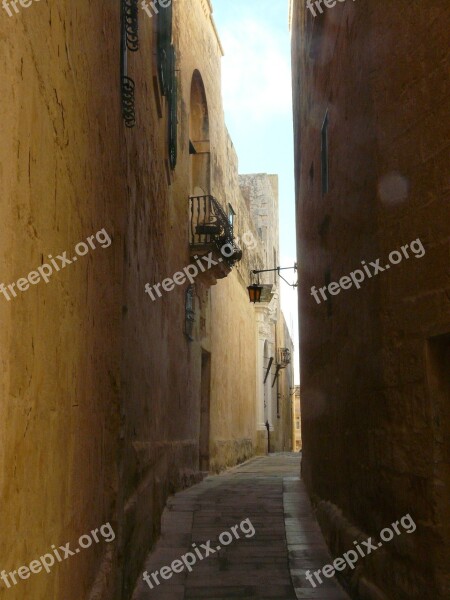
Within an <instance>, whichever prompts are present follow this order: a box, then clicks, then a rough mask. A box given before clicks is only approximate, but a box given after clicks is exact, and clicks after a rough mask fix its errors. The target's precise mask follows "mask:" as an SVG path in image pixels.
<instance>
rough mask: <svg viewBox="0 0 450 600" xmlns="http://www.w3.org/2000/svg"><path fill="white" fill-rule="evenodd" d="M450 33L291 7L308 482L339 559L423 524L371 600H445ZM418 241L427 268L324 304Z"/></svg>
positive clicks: (374, 8) (380, 566)
mask: <svg viewBox="0 0 450 600" xmlns="http://www.w3.org/2000/svg"><path fill="white" fill-rule="evenodd" d="M448 26H449V9H448V5H447V3H445V2H440V1H433V2H429V3H426V4H423V3H411V2H407V1H406V0H399V1H398V2H397V1H396V2H395V3H387V4H386V3H380V2H376V1H375V0H372V1H369V2H365V3H364V6H363V5H362V4H359V3H357V2H355V3H353V2H346V3H343V4H339V3H337V5H336V6H335V7H333V8H328V9H327V8H325V7H324V14H323V15H322V16H320V15H318V16H317V17H316V18H313V17H312V15H311V14H310V13H309V11H307V9H306V7H305V5H304V2H301V1H300V0H297V1H295V2H294V6H293V21H292V38H293V39H292V50H293V85H294V106H295V108H294V119H295V126H294V130H295V138H296V161H295V164H296V180H297V230H298V260H299V265H300V282H301V287H300V298H299V306H300V327H301V331H300V340H301V374H302V438H303V456H304V459H303V476H304V478H305V480H306V482H307V484H308V486H309V489H310V492H311V494H312V495H313V496H314V499H315V501H316V502H317V503H318V504H319V514H320V516H321V519H322V522H323V524H324V528H325V530H326V532H327V535H328V537H329V541H330V544H331V545H332V548H333V551H334V552H335V553H336V555H338V554H341V553H342V552H344V551H345V550H346V549H348V548H350V547H351V545H352V543H353V540H355V539H357V537H355V536H357V535H359V534H361V535H364V536H366V537H367V536H368V535H372V536H377V534H378V533H379V531H380V530H381V529H383V527H385V526H389V525H390V524H391V523H392V522H395V521H396V520H398V519H400V517H402V516H403V515H405V514H406V513H410V514H411V516H412V517H413V519H414V520H415V522H416V523H417V531H416V532H415V533H413V534H410V535H408V534H405V533H404V534H403V535H402V536H399V537H398V538H396V539H395V540H394V541H392V542H391V543H389V544H385V545H384V547H383V548H382V549H380V550H379V551H377V553H376V554H374V555H373V556H370V557H368V558H367V559H366V560H365V561H364V562H362V561H360V563H359V564H358V568H357V569H356V570H355V571H353V572H352V574H351V575H352V581H351V585H352V588H353V590H354V591H355V597H361V598H381V597H384V596H382V594H383V593H384V594H385V595H386V596H387V597H389V598H391V597H395V598H398V599H399V600H401V599H406V598H424V597H427V598H438V597H439V598H443V597H446V596H448V594H449V589H448V586H449V580H448V570H447V568H448V564H449V554H448V551H449V550H448V548H449V547H450V544H449V530H448V522H449V516H450V514H449V512H448V507H449V506H450V502H449V499H450V497H449V486H448V478H449V464H448V453H447V455H445V452H446V450H445V448H448V445H446V446H445V447H443V446H442V443H443V442H442V440H443V439H445V438H447V439H448V432H449V414H448V409H447V408H445V406H448V393H449V392H448V364H447V367H445V366H444V365H445V361H448V344H449V332H450V306H449V288H448V257H449V225H448V224H449V218H448V217H449V196H448V181H447V179H446V174H445V162H446V158H447V156H448V118H446V115H448V93H447V92H448V90H446V83H445V82H448V78H447V75H448V56H447V50H446V49H447V44H446V32H447V31H448ZM327 111H328V121H329V125H328V143H329V191H328V193H325V194H322V190H321V128H322V124H323V121H324V118H325V115H326V112H327ZM417 238H419V239H420V240H421V241H422V242H423V245H424V247H425V249H426V254H425V255H424V256H423V258H420V259H419V258H415V257H414V256H411V258H409V259H403V261H402V262H401V263H400V264H398V265H395V266H394V265H392V266H391V268H390V270H389V271H386V272H383V273H379V274H378V275H377V276H375V277H372V278H371V279H368V278H367V279H366V281H364V283H363V284H362V287H361V289H359V290H357V289H355V287H354V286H353V288H352V289H349V290H342V291H341V292H340V294H339V295H337V296H332V297H331V298H330V299H329V300H328V301H327V302H325V301H322V302H321V304H317V303H316V301H315V300H314V298H313V296H312V295H311V286H313V285H314V286H316V287H317V288H319V287H322V286H324V285H327V284H328V283H329V282H330V281H338V280H339V279H340V278H341V277H342V276H344V275H348V274H349V273H350V272H352V271H354V270H355V269H357V268H361V261H362V260H365V261H366V262H367V264H369V262H370V261H375V260H376V259H377V258H381V262H380V264H381V265H386V263H387V262H388V261H387V257H388V255H389V253H390V252H391V251H392V250H400V248H401V246H402V245H404V244H407V243H410V242H411V241H413V240H416V239H417ZM410 254H411V253H410ZM445 370H446V373H447V374H446V375H444V371H445ZM445 565H447V567H446V566H445Z"/></svg>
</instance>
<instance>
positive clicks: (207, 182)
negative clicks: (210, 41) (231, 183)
mask: <svg viewBox="0 0 450 600" xmlns="http://www.w3.org/2000/svg"><path fill="white" fill-rule="evenodd" d="M189 154H190V155H191V194H190V195H191V196H206V195H208V194H210V193H211V192H210V188H211V174H210V169H211V155H210V143H209V114H208V103H207V101H206V92H205V87H204V85H203V80H202V77H201V75H200V73H199V71H197V70H196V71H194V74H193V76H192V83H191V96H190V112H189Z"/></svg>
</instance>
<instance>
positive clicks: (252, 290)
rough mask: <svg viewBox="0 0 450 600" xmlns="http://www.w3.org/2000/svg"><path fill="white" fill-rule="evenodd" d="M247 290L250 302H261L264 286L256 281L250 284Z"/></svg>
mask: <svg viewBox="0 0 450 600" xmlns="http://www.w3.org/2000/svg"><path fill="white" fill-rule="evenodd" d="M247 290H248V296H249V298H250V302H253V304H256V302H261V292H262V286H260V285H256V284H255V283H254V284H253V285H249V286H248V288H247Z"/></svg>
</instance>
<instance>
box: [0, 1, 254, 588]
mask: <svg viewBox="0 0 450 600" xmlns="http://www.w3.org/2000/svg"><path fill="white" fill-rule="evenodd" d="M134 4H135V3H134V2H133V1H132V0H122V1H121V2H115V3H111V2H109V1H108V2H107V1H103V0H101V1H100V2H98V3H96V4H89V5H88V4H85V5H84V4H83V3H81V4H78V3H62V4H61V3H59V4H58V3H57V4H55V3H47V2H40V3H33V4H32V5H31V6H29V7H27V8H26V9H25V10H22V11H21V12H20V14H13V15H12V16H11V17H9V16H8V15H7V14H6V13H5V14H3V13H2V15H1V17H2V18H1V19H0V47H1V56H2V58H1V59H0V60H1V66H2V72H3V77H2V84H1V86H2V94H1V100H0V110H1V114H2V123H3V125H2V142H1V145H0V178H1V182H2V191H3V197H4V198H5V199H6V200H5V202H3V203H2V204H1V206H0V215H1V222H2V235H1V236H0V260H1V262H0V265H1V275H0V282H4V285H6V286H7V285H8V284H10V283H11V282H17V286H16V290H17V289H18V287H19V285H20V288H22V289H23V290H24V291H20V292H17V293H16V295H15V296H13V295H12V293H11V295H10V297H9V298H8V297H7V294H8V289H10V288H3V289H6V293H5V292H3V291H2V295H1V296H0V300H1V302H0V322H1V323H2V328H1V332H0V360H1V364H2V365H3V376H2V377H1V378H0V393H1V401H0V417H1V418H0V431H1V435H0V504H1V509H2V532H1V535H0V559H1V563H0V569H3V568H4V569H5V570H6V571H7V572H11V571H13V570H14V569H17V568H18V567H19V566H20V565H25V564H29V563H31V561H33V560H34V559H35V558H37V557H39V556H41V555H42V554H44V553H45V552H48V551H49V550H48V549H49V548H51V547H52V545H56V546H58V545H60V544H64V543H66V542H69V541H70V542H71V544H72V547H75V546H76V545H77V540H78V538H79V537H80V536H82V535H84V534H88V533H89V532H91V531H94V530H95V529H98V528H99V527H100V526H101V525H102V524H106V523H110V525H111V527H112V528H113V530H114V534H115V536H114V537H115V539H114V540H113V541H111V542H109V543H100V542H101V541H102V540H100V542H99V543H96V544H93V545H92V547H90V548H89V549H85V550H83V551H82V552H80V553H79V554H78V555H77V556H73V557H71V560H70V561H69V560H68V561H65V562H63V563H62V564H58V565H57V566H56V567H55V568H54V569H53V570H52V571H51V572H50V573H49V574H48V575H47V574H45V576H44V575H43V574H40V575H33V576H32V577H29V578H27V579H24V580H20V581H19V584H18V585H13V586H11V588H8V586H6V584H5V585H4V584H3V582H0V598H1V599H2V600H3V598H6V597H8V598H9V599H10V600H19V599H20V600H22V599H23V598H33V599H34V600H41V599H42V600H44V599H48V598H64V600H80V598H89V599H90V600H100V599H104V600H112V599H114V600H126V599H128V598H130V597H131V594H132V591H133V588H134V585H135V581H136V579H137V577H139V576H140V569H141V566H142V563H143V560H144V558H145V556H146V554H147V552H148V550H149V548H150V547H151V545H152V543H153V542H154V541H155V539H156V537H157V536H158V532H159V527H160V516H161V513H162V510H163V508H164V505H165V501H166V499H167V496H168V495H169V494H170V493H173V492H174V491H175V490H177V489H180V488H182V487H184V486H188V485H190V484H192V483H194V482H196V481H198V480H199V479H200V478H201V477H202V473H203V472H205V471H207V470H219V469H221V468H224V467H225V466H228V465H232V464H236V463H237V462H238V461H241V460H244V459H245V458H248V457H249V456H251V455H252V454H254V453H255V451H256V450H257V447H258V439H257V432H256V426H255V423H256V410H257V405H256V402H255V398H256V396H257V385H258V379H257V373H256V368H257V358H256V357H257V320H256V318H255V309H254V307H253V306H252V305H251V304H250V303H249V300H248V296H247V291H246V286H247V285H248V284H249V282H250V268H251V267H252V268H254V265H256V266H257V267H261V268H264V265H265V264H266V263H265V260H266V258H265V256H264V254H263V249H264V247H263V244H262V242H261V241H260V239H259V234H258V231H257V229H256V228H255V226H254V224H253V218H252V213H251V210H250V207H249V205H248V203H247V201H246V200H245V198H244V197H243V195H242V193H241V188H240V182H239V178H238V171H237V158H236V153H235V151H234V148H233V145H232V143H231V140H230V138H229V135H228V133H227V130H226V127H225V124H224V116H223V108H222V100H221V91H220V62H221V56H222V48H221V43H220V40H219V38H218V35H217V31H216V29H215V26H214V22H213V19H212V6H211V3H210V2H209V0H176V1H174V2H173V3H168V2H167V1H165V2H164V3H161V4H160V9H159V11H158V13H157V14H156V13H155V14H153V15H151V16H150V15H149V14H148V13H146V12H145V11H144V10H141V8H140V7H139V6H138V11H137V15H136V13H135V11H133V5H134ZM162 4H164V7H163V6H162ZM136 6H137V5H136ZM124 16H126V17H127V18H126V20H125V18H124ZM136 16H137V20H138V22H139V26H138V28H137V27H136ZM213 198H214V199H213ZM96 232H103V233H102V235H101V236H98V239H97V237H95V234H96ZM93 236H94V237H95V239H94V237H93ZM89 238H91V241H90V242H89V244H88V243H87V241H88V239H89ZM101 240H103V241H101ZM108 240H109V242H108ZM219 241H220V244H219ZM80 242H83V244H84V246H86V248H87V252H85V253H84V254H83V255H81V254H80V255H79V256H77V255H76V254H75V252H74V250H73V248H74V247H75V249H76V248H78V247H79V243H80ZM92 244H93V245H94V247H92ZM84 246H83V247H80V248H81V250H82V249H83V248H84ZM224 247H227V250H226V254H222V253H221V250H220V248H224ZM75 251H76V250H75ZM65 252H67V255H66V256H67V257H68V258H69V263H68V264H67V266H65V267H64V269H61V268H58V269H57V268H56V267H55V266H53V267H52V268H53V273H52V275H51V277H50V278H48V283H46V282H45V280H42V279H43V278H41V281H40V282H39V283H38V284H36V285H34V284H33V285H31V286H29V285H28V287H24V284H23V282H22V283H20V284H19V281H20V280H21V279H23V278H25V277H27V275H26V274H27V273H29V272H30V271H32V270H33V269H34V270H37V269H38V268H39V267H42V266H43V265H46V264H49V265H50V266H51V265H55V264H56V265H57V263H51V260H52V257H57V256H59V255H63V256H64V253H65ZM76 252H77V251H76ZM71 257H72V259H71ZM73 259H76V260H77V262H75V260H73ZM53 260H55V258H53ZM212 261H214V262H212ZM192 266H194V267H195V269H196V271H197V274H196V276H195V277H193V281H192V282H191V281H189V280H188V277H187V273H186V272H185V273H184V277H183V270H184V269H186V268H188V267H191V271H190V274H191V275H192V273H193V271H192Z"/></svg>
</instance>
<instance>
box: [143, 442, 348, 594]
mask: <svg viewBox="0 0 450 600" xmlns="http://www.w3.org/2000/svg"><path fill="white" fill-rule="evenodd" d="M299 473H300V455H299V454H293V453H292V454H288V453H286V454H285V453H283V454H272V455H270V456H263V457H256V458H254V459H252V460H250V461H248V462H246V463H244V464H243V465H241V466H239V467H236V468H234V469H231V470H229V471H227V472H225V473H222V474H220V475H214V476H209V477H207V478H206V479H205V480H204V481H203V482H202V483H200V484H198V485H196V486H194V487H192V488H189V489H187V490H184V491H182V492H180V493H178V494H176V495H175V496H172V497H171V498H169V500H168V503H167V508H166V510H165V512H164V515H163V522H162V535H161V538H160V540H159V542H158V543H157V544H156V547H155V549H154V551H153V552H152V553H151V554H150V555H149V556H148V558H147V561H146V564H145V571H147V572H148V574H149V576H148V577H149V581H150V585H152V586H153V587H152V588H151V587H150V585H149V584H147V583H145V582H144V581H143V580H141V581H140V582H139V584H138V586H137V587H136V590H135V593H134V595H133V600H151V599H152V598H155V599H157V600H182V599H186V600H187V599H189V600H191V599H192V600H203V599H208V600H216V599H217V600H219V599H220V600H224V599H226V598H229V599H230V600H231V599H233V598H242V599H249V600H250V599H252V600H254V599H255V598H264V599H265V598H272V599H274V600H295V599H296V598H298V599H308V598H309V599H311V600H314V599H318V600H326V599H333V600H338V599H339V600H341V599H342V600H344V599H348V598H349V596H348V595H347V594H346V593H345V592H344V591H343V590H342V588H340V586H339V584H338V583H337V581H336V580H335V579H326V580H325V581H324V584H323V585H322V586H320V587H316V588H312V587H311V585H310V583H309V582H308V581H307V580H306V579H305V576H304V574H305V571H307V570H308V569H309V570H312V571H314V570H315V569H320V568H322V567H323V566H324V565H326V564H329V563H331V562H332V561H331V557H330V555H329V554H328V551H327V548H326V545H325V542H324V541H323V538H322V535H321V532H320V529H319V526H318V525H317V522H316V521H315V519H314V516H313V513H312V510H311V505H310V502H309V499H308V496H307V493H306V491H305V488H304V485H303V483H302V481H301V480H300V478H299ZM225 532H226V533H225ZM253 532H254V533H253ZM222 534H223V535H222ZM237 536H239V539H237ZM209 542H211V543H209ZM219 548H220V549H219ZM188 552H189V553H190V555H188V556H187V553H188ZM206 555H208V556H206ZM182 556H184V557H185V558H184V562H183V561H182V560H181V557H182ZM199 556H200V557H202V560H200V558H199ZM174 561H176V562H174ZM194 561H195V564H193V563H194ZM191 563H192V566H191ZM187 564H188V565H189V569H191V570H190V571H189V570H188V569H187V568H186V566H187ZM171 565H172V568H173V570H174V571H181V572H179V573H174V572H173V571H172V570H169V569H166V570H164V569H163V567H170V566H171ZM181 569H182V570H181ZM161 570H162V571H161ZM151 573H155V577H152V576H151ZM156 581H158V582H159V585H157V583H156Z"/></svg>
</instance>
